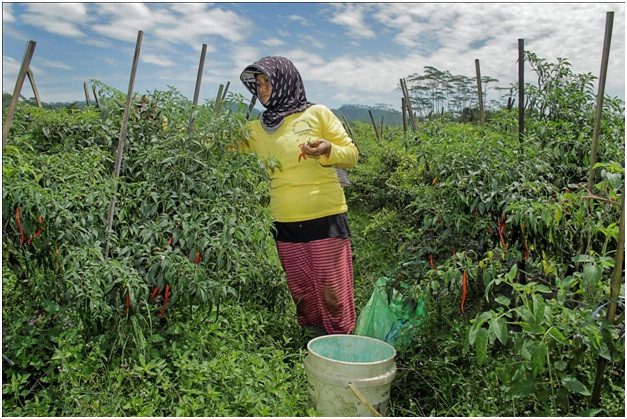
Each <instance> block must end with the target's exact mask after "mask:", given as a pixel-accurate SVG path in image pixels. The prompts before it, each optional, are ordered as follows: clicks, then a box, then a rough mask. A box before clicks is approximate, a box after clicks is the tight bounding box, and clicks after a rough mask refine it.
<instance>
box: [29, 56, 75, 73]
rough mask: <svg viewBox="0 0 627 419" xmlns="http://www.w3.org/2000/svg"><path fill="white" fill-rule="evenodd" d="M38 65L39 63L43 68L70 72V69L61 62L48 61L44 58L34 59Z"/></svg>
mask: <svg viewBox="0 0 627 419" xmlns="http://www.w3.org/2000/svg"><path fill="white" fill-rule="evenodd" d="M35 59H36V60H37V62H38V63H41V64H42V65H43V66H45V67H51V68H58V69H60V70H71V69H72V67H71V66H69V65H67V64H66V63H64V62H63V61H56V60H48V59H45V58H40V57H36V58H35Z"/></svg>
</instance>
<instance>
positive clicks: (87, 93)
mask: <svg viewBox="0 0 627 419" xmlns="http://www.w3.org/2000/svg"><path fill="white" fill-rule="evenodd" d="M83 89H84V90H85V102H87V106H91V99H90V98H89V88H88V87H87V82H83Z"/></svg>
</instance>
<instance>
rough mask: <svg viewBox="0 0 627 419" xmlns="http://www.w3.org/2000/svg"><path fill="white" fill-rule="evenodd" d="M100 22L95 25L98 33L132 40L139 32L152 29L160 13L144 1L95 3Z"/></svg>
mask: <svg viewBox="0 0 627 419" xmlns="http://www.w3.org/2000/svg"><path fill="white" fill-rule="evenodd" d="M95 6H96V13H97V15H98V22H101V23H99V24H96V25H93V26H92V29H93V30H94V31H96V33H98V34H101V35H104V36H106V37H109V38H112V39H119V40H122V41H127V42H130V41H132V40H134V39H136V38H137V34H138V32H139V31H140V30H141V31H144V32H146V31H148V30H152V29H153V27H154V26H156V24H157V21H158V18H159V15H158V14H155V13H153V12H152V11H151V10H150V9H149V8H148V6H146V5H145V4H143V3H99V4H95Z"/></svg>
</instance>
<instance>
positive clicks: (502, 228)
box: [499, 216, 507, 250]
mask: <svg viewBox="0 0 627 419" xmlns="http://www.w3.org/2000/svg"><path fill="white" fill-rule="evenodd" d="M504 232H505V216H503V218H501V219H500V220H499V237H500V239H501V246H503V249H505V250H507V244H506V243H505V238H504V237H503V233H504Z"/></svg>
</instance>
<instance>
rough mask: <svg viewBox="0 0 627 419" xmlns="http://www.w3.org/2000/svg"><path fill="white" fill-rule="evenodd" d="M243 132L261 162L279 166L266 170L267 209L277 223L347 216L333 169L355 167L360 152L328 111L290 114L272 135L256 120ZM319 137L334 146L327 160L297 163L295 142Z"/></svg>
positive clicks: (320, 108) (317, 108) (312, 108)
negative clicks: (268, 183) (344, 214)
mask: <svg viewBox="0 0 627 419" xmlns="http://www.w3.org/2000/svg"><path fill="white" fill-rule="evenodd" d="M247 131H248V136H249V141H248V145H249V147H250V148H251V149H252V151H253V152H254V153H255V154H256V155H257V156H258V157H259V159H260V160H262V161H263V160H270V159H274V160H275V161H276V160H278V161H279V162H280V167H281V169H278V168H276V169H275V170H273V171H269V173H270V178H271V180H270V210H271V214H272V217H273V218H274V219H275V220H276V221H280V222H294V221H306V220H313V219H315V218H320V217H325V216H328V215H334V214H340V213H343V212H346V210H347V209H348V207H347V205H346V198H345V197H344V191H343V189H342V187H341V186H340V183H339V180H338V177H337V175H336V172H335V169H334V167H333V166H337V167H342V168H346V169H347V168H350V167H353V166H355V164H357V158H358V157H359V151H358V150H357V147H356V146H355V144H354V143H353V141H352V139H351V138H350V137H349V136H348V135H347V133H346V131H345V130H344V127H343V126H342V123H341V122H340V121H339V119H338V118H337V117H336V116H335V115H334V114H333V112H331V111H330V110H329V109H328V108H327V107H325V106H323V105H313V106H310V107H309V108H307V109H306V110H305V111H304V112H298V113H294V114H291V115H288V116H286V117H285V118H284V120H283V124H282V125H281V126H280V127H279V129H278V130H277V131H275V132H274V133H272V134H268V133H267V132H266V131H265V130H264V129H263V127H262V126H261V122H260V121H259V120H255V121H251V122H249V123H248V125H247ZM319 138H322V139H324V140H327V141H329V142H330V143H332V148H331V154H330V155H329V157H326V156H321V157H319V158H312V157H308V158H306V159H304V158H301V159H300V161H299V155H300V153H301V149H300V147H299V144H302V143H304V142H307V141H308V140H312V141H315V140H316V139H319Z"/></svg>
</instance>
